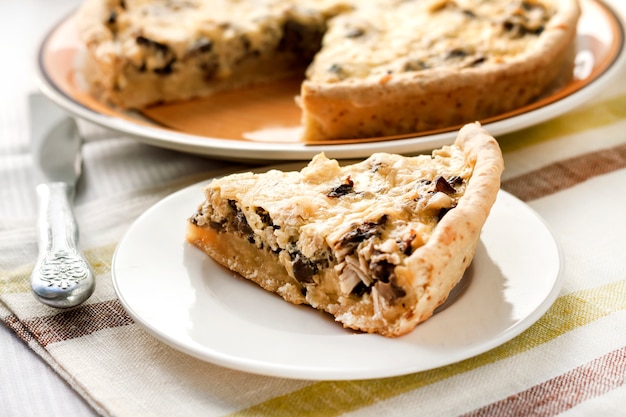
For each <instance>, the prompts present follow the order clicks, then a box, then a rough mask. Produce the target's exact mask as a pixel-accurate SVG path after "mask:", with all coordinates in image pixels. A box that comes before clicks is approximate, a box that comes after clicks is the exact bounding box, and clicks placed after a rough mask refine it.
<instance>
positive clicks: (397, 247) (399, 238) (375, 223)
mask: <svg viewBox="0 0 626 417" xmlns="http://www.w3.org/2000/svg"><path fill="white" fill-rule="evenodd" d="M465 181H466V180H465V179H464V178H462V177H460V176H456V175H455V176H449V177H447V178H445V177H443V176H436V177H435V178H427V177H424V178H419V179H417V180H414V181H412V182H411V183H410V184H405V187H403V188H406V189H410V193H409V194H406V195H404V196H395V197H391V198H396V199H397V201H396V205H397V206H400V207H401V208H400V209H399V210H398V209H397V208H396V209H392V210H389V211H388V212H385V211H376V212H374V213H372V215H371V216H369V217H365V218H363V219H362V220H360V221H353V222H351V223H350V224H349V225H347V227H345V228H343V229H341V228H338V229H334V230H328V229H325V232H326V233H323V234H319V235H314V236H310V235H308V236H304V235H301V234H300V233H298V232H299V231H300V230H298V228H295V227H293V225H282V224H280V223H278V222H276V221H275V220H274V219H273V214H272V213H270V212H268V210H267V209H266V208H264V207H262V206H246V207H242V206H241V204H240V203H239V202H238V201H235V200H233V199H227V200H225V201H224V202H223V203H222V204H221V205H220V208H219V209H218V210H216V209H215V208H214V206H213V205H209V204H203V205H202V206H201V207H200V208H199V210H198V211H197V212H196V213H195V214H194V215H193V216H192V217H191V218H190V222H191V223H192V224H193V225H195V226H198V227H200V228H211V229H213V230H214V231H216V232H217V234H218V238H219V235H221V234H234V235H237V236H238V237H240V238H242V239H245V240H246V241H247V242H248V243H250V244H251V245H254V246H255V247H256V248H257V249H258V250H260V251H265V252H267V253H271V254H272V256H273V258H274V259H275V262H276V263H280V264H281V265H282V266H283V267H284V268H285V270H286V272H287V273H288V275H289V276H290V277H291V278H292V283H293V284H295V285H297V286H298V288H299V289H300V292H301V293H302V295H303V296H305V297H306V294H307V292H308V291H311V290H312V289H316V290H321V291H323V292H324V293H325V295H326V296H329V297H330V298H331V300H330V302H331V303H333V302H338V300H339V298H341V297H353V298H361V297H363V295H364V294H371V293H372V291H373V290H374V291H376V293H377V295H378V296H380V297H382V298H383V299H384V300H385V301H386V302H387V303H388V304H390V305H393V304H395V303H397V302H399V300H401V299H402V298H403V297H404V296H405V295H406V291H405V289H404V288H403V286H402V285H401V284H400V283H398V282H397V280H396V274H395V269H396V267H398V266H401V265H403V263H404V260H405V259H406V258H407V257H408V256H410V255H411V254H412V253H413V252H414V251H415V250H416V249H417V248H419V247H421V246H422V245H424V244H425V243H426V242H427V240H428V237H429V236H430V234H431V233H432V230H433V229H434V228H435V227H436V225H437V223H438V222H439V220H441V218H443V216H445V215H446V213H448V212H449V211H450V210H454V208H455V206H456V204H457V202H458V200H459V198H461V196H462V195H463V192H464V189H465V183H466V182H465ZM319 191H320V192H321V193H322V194H323V195H322V196H321V197H322V198H324V199H328V200H345V201H346V203H347V204H350V202H354V201H355V200H370V202H371V204H372V205H373V206H376V200H377V198H376V191H375V190H366V189H359V187H358V185H355V183H354V181H353V180H352V179H351V178H350V176H348V177H346V178H344V179H343V181H341V182H340V183H337V184H336V185H333V186H331V187H328V188H327V189H325V190H319ZM391 194H392V195H393V193H391ZM392 208H393V207H392ZM409 213H419V215H410V214H409ZM313 222H315V221H313ZM251 225H254V227H253V226H251ZM309 226H310V225H309ZM285 229H288V230H289V232H288V233H289V237H288V238H285V237H284V234H285Z"/></svg>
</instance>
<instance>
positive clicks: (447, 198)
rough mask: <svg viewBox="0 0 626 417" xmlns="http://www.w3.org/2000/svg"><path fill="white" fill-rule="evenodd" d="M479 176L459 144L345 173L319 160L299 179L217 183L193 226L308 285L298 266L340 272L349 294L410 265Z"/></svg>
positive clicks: (379, 159) (379, 157)
mask: <svg viewBox="0 0 626 417" xmlns="http://www.w3.org/2000/svg"><path fill="white" fill-rule="evenodd" d="M472 169H473V166H472V164H471V163H469V162H468V161H466V160H465V158H464V155H463V153H462V151H461V150H460V149H459V148H457V147H454V146H447V147H444V148H442V149H440V150H437V151H435V152H434V153H433V155H432V156H431V155H422V156H417V157H412V158H407V157H402V156H399V155H390V154H374V155H373V156H371V157H370V158H368V159H367V160H365V161H363V162H361V163H358V164H355V165H349V166H345V167H341V166H340V165H339V164H338V162H337V161H336V160H331V159H328V158H326V157H325V156H324V155H323V154H320V155H317V156H316V157H315V158H314V159H313V160H312V161H311V162H310V164H309V165H308V166H307V167H305V168H304V169H303V170H302V171H300V172H282V171H278V170H272V171H269V172H267V173H263V174H255V173H242V174H235V175H230V176H228V177H224V178H221V179H216V180H214V181H213V182H212V183H211V184H210V185H209V186H208V187H207V188H206V190H205V193H206V202H205V203H204V204H203V205H202V207H201V208H200V210H199V212H198V213H197V214H196V215H195V216H194V217H193V218H192V221H193V222H194V223H195V224H197V225H198V226H201V227H203V226H205V227H209V226H210V227H215V228H218V229H224V230H227V231H229V232H233V233H239V234H241V235H243V236H244V237H246V238H247V239H248V241H250V242H251V243H252V242H254V244H256V246H257V247H259V248H260V249H266V250H270V251H272V252H274V253H277V254H278V256H279V260H280V262H281V263H282V264H283V265H284V266H285V267H286V268H287V270H288V271H291V275H292V276H294V278H295V279H296V280H297V281H300V282H306V280H307V279H308V278H310V277H309V276H306V275H307V274H306V273H299V272H297V271H296V269H297V268H298V266H297V265H296V264H297V263H299V264H300V265H305V266H306V267H307V268H310V269H311V272H310V273H309V275H314V274H315V273H316V271H317V268H318V267H331V268H335V270H336V271H337V273H338V275H339V277H340V281H341V285H340V287H341V292H343V293H344V294H346V295H347V294H349V293H350V292H351V291H352V290H353V289H354V288H355V287H356V285H357V284H359V281H362V282H363V283H364V285H366V286H369V285H371V284H372V281H373V279H374V278H372V276H376V273H375V272H372V271H373V270H374V269H375V268H377V267H378V266H380V265H383V264H384V265H389V266H391V265H394V266H397V265H400V264H402V262H403V259H404V258H406V256H408V255H409V254H410V253H411V252H412V251H414V250H415V249H416V248H417V247H419V246H422V245H423V244H424V243H426V242H427V241H428V239H429V237H430V236H431V234H432V232H433V230H434V228H435V226H436V225H437V223H438V221H439V219H440V217H441V216H442V215H444V214H445V212H446V211H447V210H450V209H454V207H455V206H456V204H457V201H458V199H459V198H460V197H461V196H462V195H463V192H464V190H465V184H466V181H467V179H468V178H469V177H470V176H471V173H472ZM299 275H300V276H299Z"/></svg>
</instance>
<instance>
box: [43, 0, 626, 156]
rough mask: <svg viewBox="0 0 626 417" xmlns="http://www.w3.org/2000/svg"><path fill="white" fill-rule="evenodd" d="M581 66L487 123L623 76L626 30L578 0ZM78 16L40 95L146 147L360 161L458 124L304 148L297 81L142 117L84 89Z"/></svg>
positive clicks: (429, 145) (545, 112) (47, 59)
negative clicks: (550, 88) (565, 80)
mask: <svg viewBox="0 0 626 417" xmlns="http://www.w3.org/2000/svg"><path fill="white" fill-rule="evenodd" d="M581 4H582V8H583V13H582V16H581V20H580V23H579V27H578V38H577V48H578V55H577V65H576V68H575V74H574V79H573V81H571V82H569V83H566V84H565V85H564V86H562V87H561V88H558V89H556V90H555V91H552V92H550V93H549V94H547V95H546V96H545V97H543V98H541V99H540V100H538V101H536V102H534V103H532V104H530V105H528V106H525V107H523V108H520V109H517V110H516V111H513V112H510V113H506V114H502V115H499V116H497V117H493V118H490V119H487V120H482V122H483V124H484V125H485V127H486V128H487V129H488V130H489V131H490V132H491V133H492V134H493V135H500V134H504V133H507V132H511V131H515V130H518V129H521V128H524V127H527V126H531V125H533V124H537V123H540V122H543V121H545V120H547V119H550V118H553V117H555V116H558V115H560V114H562V113H564V112H566V111H568V110H571V109H573V108H574V107H576V106H579V105H580V104H582V103H585V102H586V101H588V100H589V99H591V98H593V97H594V96H595V95H596V94H597V93H598V91H599V90H600V89H602V88H603V87H605V86H606V85H607V83H609V82H610V80H611V79H612V78H613V76H615V75H617V74H618V73H619V68H620V67H621V66H622V65H621V64H622V61H624V45H623V44H624V30H623V27H622V24H621V22H620V20H619V19H618V18H617V16H616V15H615V14H614V13H613V11H612V10H610V9H609V8H608V7H607V6H606V5H604V4H603V3H601V2H599V1H595V0H582V1H581ZM74 23H75V22H74V16H73V15H72V16H69V17H68V18H66V19H64V20H63V21H62V22H61V23H60V24H59V25H58V26H57V27H55V28H54V29H53V30H52V32H51V33H50V34H49V36H47V37H46V38H45V39H44V41H43V42H42V45H41V48H40V53H39V62H38V70H39V77H38V79H39V85H40V88H41V90H42V91H43V92H44V93H45V94H46V95H48V96H49V97H50V98H52V99H53V100H54V101H56V102H57V103H58V104H60V105H61V106H62V107H64V108H66V109H67V110H68V111H69V112H71V113H73V114H74V115H76V116H78V117H82V118H85V119H87V120H91V121H92V122H95V123H97V124H100V125H103V126H106V127H108V128H111V129H114V130H117V131H119V132H122V133H124V134H128V135H132V136H135V137H136V138H138V139H139V140H141V141H144V142H146V143H149V144H152V145H157V146H162V147H167V148H172V149H177V150H181V151H186V152H192V153H198V154H206V155H212V156H215V157H220V158H230V159H239V160H249V159H252V160H299V159H309V158H311V157H312V156H313V155H314V154H316V153H318V152H320V151H324V152H326V154H327V155H328V156H329V157H332V158H361V157H366V156H369V155H370V154H371V153H372V152H375V151H386V152H396V153H417V152H422V151H426V150H430V149H434V148H438V147H440V146H442V145H444V144H448V143H451V142H452V141H453V140H454V138H455V136H456V130H458V128H459V126H450V127H449V128H446V129H442V130H439V131H429V132H420V133H419V134H414V135H409V136H408V137H407V136H405V137H380V138H373V139H357V140H348V141H334V142H332V143H328V142H327V143H317V144H310V143H308V144H307V143H303V142H300V141H299V140H298V134H299V132H300V131H301V127H300V110H299V109H298V107H297V106H296V105H295V103H294V96H295V95H297V93H298V91H299V90H298V86H299V80H294V81H288V82H282V83H277V84H272V85H267V86H262V87H258V88H250V89H245V90H238V91H234V92H230V93H224V94H220V95H218V96H213V97H211V98H210V99H209V100H207V99H205V100H194V101H191V102H187V103H180V104H175V105H167V106H159V107H156V108H153V109H151V110H149V111H146V112H144V113H143V114H138V113H131V112H120V111H117V110H116V109H113V108H111V107H108V106H105V105H103V104H101V103H99V102H97V101H95V100H94V99H93V98H91V97H90V96H89V95H88V94H86V93H85V92H84V91H83V89H81V88H80V84H81V83H80V81H79V78H77V76H76V71H75V68H76V66H77V65H80V64H79V63H78V62H79V60H80V52H79V50H80V48H79V44H78V39H77V36H76V33H75V30H74Z"/></svg>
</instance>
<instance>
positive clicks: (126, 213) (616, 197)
mask: <svg viewBox="0 0 626 417" xmlns="http://www.w3.org/2000/svg"><path fill="white" fill-rule="evenodd" d="M81 130H82V131H83V133H84V135H85V137H86V138H87V143H86V144H85V147H84V155H85V174H84V176H83V178H82V179H81V184H80V186H79V187H80V188H79V192H78V196H77V209H76V214H77V217H78V222H79V224H80V227H81V246H82V247H83V248H84V249H85V252H86V256H87V258H88V260H89V262H90V263H91V265H92V266H93V268H94V270H95V272H96V274H97V289H96V292H95V294H94V295H93V296H92V297H91V298H90V299H89V301H88V302H87V303H86V304H84V305H82V306H80V307H78V308H75V309H72V310H69V311H59V310H55V309H52V308H49V307H46V306H43V305H41V304H39V303H38V302H37V301H35V300H34V298H33V297H32V295H31V294H30V292H29V291H30V290H29V287H28V277H29V275H30V272H31V271H32V268H33V264H34V260H35V257H36V244H35V241H36V239H35V228H34V216H35V207H36V203H35V201H34V196H33V195H32V192H31V189H32V186H33V185H34V184H33V179H32V178H31V177H30V174H29V172H30V162H29V158H28V154H27V152H20V151H16V149H18V148H20V146H21V145H20V146H16V147H14V148H11V146H8V145H7V146H5V148H3V155H2V158H3V159H4V160H5V162H6V163H5V164H3V165H2V166H1V167H0V170H1V171H0V172H1V173H2V175H1V176H0V193H1V195H0V196H1V197H2V198H0V213H1V217H0V318H1V319H2V321H3V322H4V323H5V324H6V325H7V326H8V327H10V328H11V329H12V330H13V331H14V332H15V333H16V334H17V335H18V336H19V337H20V338H21V339H23V340H24V341H25V342H26V343H27V344H28V346H30V348H31V349H33V350H34V351H35V352H36V353H37V354H39V355H40V356H41V357H42V358H43V359H44V360H45V361H46V362H47V363H48V364H50V366H51V367H52V368H53V369H54V370H56V371H57V372H58V373H59V374H60V375H61V376H62V377H63V378H64V379H65V380H66V381H67V382H68V383H69V384H70V385H71V387H73V388H74V389H75V390H76V391H77V392H78V393H79V394H80V395H81V396H82V397H84V398H85V400H86V401H87V402H88V403H89V404H90V405H91V406H92V407H93V408H94V409H95V410H96V411H97V412H98V413H100V414H102V415H103V416H115V417H135V416H203V417H207V416H258V415H261V416H263V415H267V416H281V415H297V416H304V415H321V416H335V415H354V416H380V415H385V416H396V415H397V416H406V415H463V416H493V415H506V416H528V415H533V416H554V415H564V416H589V415H598V416H600V415H601V416H617V415H624V412H625V411H624V410H626V384H625V382H626V381H625V379H626V256H624V249H626V193H625V192H624V184H626V79H625V80H623V81H621V82H620V83H618V85H615V86H613V88H612V89H611V92H610V95H609V94H607V95H605V96H602V97H599V98H598V99H596V100H595V101H594V102H593V103H591V104H589V105H587V106H585V107H583V108H581V109H579V110H576V111H573V112H570V113H568V114H566V115H564V116H562V117H559V118H556V119H554V120H551V121H549V122H546V123H543V124H540V125H538V126H535V127H531V128H528V129H525V130H522V131H519V132H516V133H513V134H509V135H504V136H502V137H499V138H498V139H499V141H500V143H501V146H502V148H503V151H504V153H505V162H506V171H505V174H504V177H503V184H502V188H503V189H504V190H507V191H509V192H511V193H512V194H514V195H516V196H518V197H519V198H521V199H522V200H524V201H526V202H527V203H528V204H529V205H530V206H531V207H532V208H533V209H535V210H536V211H537V212H538V213H539V214H540V215H541V216H542V217H543V218H544V219H545V221H546V223H547V225H548V226H549V227H550V229H551V230H552V232H553V233H554V235H555V237H556V239H557V241H558V242H559V243H560V246H561V249H562V253H563V257H564V271H563V273H564V278H565V280H564V281H565V284H564V286H563V288H562V290H561V293H560V294H559V297H558V298H557V300H556V302H555V303H554V305H553V306H552V307H551V308H550V309H549V311H548V312H547V313H546V314H545V315H544V316H543V317H542V318H541V319H540V320H539V321H538V322H537V323H536V324H534V325H533V326H531V327H530V328H529V329H528V330H527V331H526V332H524V333H523V334H521V335H520V336H518V337H516V338H514V339H513V340H511V341H510V342H508V343H505V344H504V345H502V346H500V347H498V348H495V349H493V350H491V351H489V352H487V353H484V354H482V355H479V356H477V357H474V358H471V359H468V360H465V361H462V362H460V363H455V364H452V365H449V366H445V367H442V368H438V369H434V370H430V371H425V372H420V373H415V374H410V375H406V376H399V377H393V378H384V379H375V380H363V381H360V380H359V381H341V382H328V381H321V382H315V381H306V380H288V379H281V378H271V377H265V376H258V375H252V374H247V373H243V372H239V371H234V370H229V369H226V368H222V367H219V366H216V365H213V364H210V363H206V362H203V361H200V360H197V359H194V358H192V357H190V356H188V355H186V354H184V353H180V352H178V351H176V350H174V349H172V348H170V347H168V346H167V345H165V344H163V343H161V342H159V341H157V340H155V339H154V338H153V337H152V336H150V335H148V334H147V333H145V332H144V331H143V330H142V329H141V328H140V327H139V326H138V325H137V324H135V323H134V322H133V320H132V319H131V318H130V317H129V316H128V315H127V314H126V312H125V311H124V309H123V308H122V306H121V305H120V303H119V301H118V300H117V299H116V296H115V293H114V290H113V288H112V284H111V258H112V255H113V252H114V250H115V247H116V244H117V242H118V241H119V239H120V238H121V237H122V236H123V234H124V232H125V231H126V230H127V228H128V227H129V225H130V224H131V223H132V222H133V221H134V220H135V219H136V218H137V217H138V216H139V215H140V214H141V213H143V212H144V211H145V210H146V209H147V208H148V207H150V206H151V205H152V204H154V203H156V202H157V201H159V200H160V199H161V198H163V197H165V196H166V195H168V194H170V193H171V192H173V191H175V190H178V189H180V188H182V187H184V186H186V185H189V184H192V183H194V182H197V181H199V180H201V179H205V178H209V177H212V176H215V175H219V174H222V173H225V172H230V171H234V170H236V169H240V168H242V167H241V166H239V165H233V164H230V163H227V162H218V161H213V160H209V159H205V158H201V157H195V156H190V155H184V154H178V153H175V152H172V151H167V150H162V149H157V148H152V147H149V146H146V145H142V144H139V143H137V142H134V141H132V140H129V139H126V138H122V137H118V136H116V135H114V134H112V133H110V132H108V131H104V130H101V129H99V128H95V127H93V126H91V125H88V124H86V123H82V124H81ZM20 140H22V141H23V138H22V139H20ZM22 145H23V144H22ZM373 360H375V358H373Z"/></svg>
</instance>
